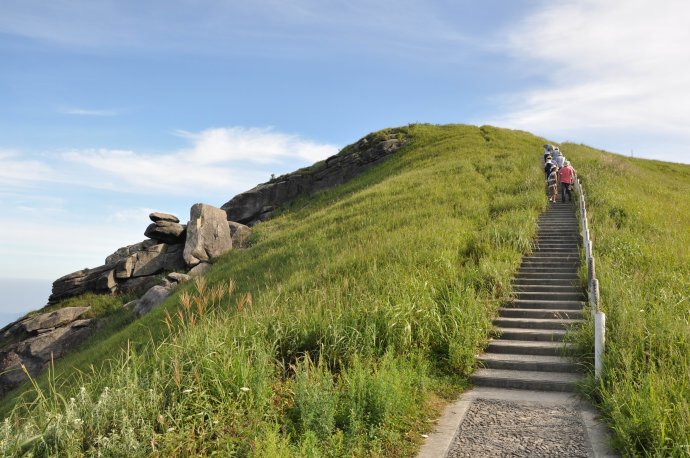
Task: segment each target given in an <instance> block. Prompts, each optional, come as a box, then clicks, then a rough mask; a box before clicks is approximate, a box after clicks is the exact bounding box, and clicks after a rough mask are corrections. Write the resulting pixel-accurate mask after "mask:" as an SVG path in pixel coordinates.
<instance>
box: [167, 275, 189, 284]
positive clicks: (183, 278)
mask: <svg viewBox="0 0 690 458" xmlns="http://www.w3.org/2000/svg"><path fill="white" fill-rule="evenodd" d="M165 278H167V279H168V280H170V281H171V282H175V283H184V282H186V281H189V280H191V279H192V277H191V276H189V275H187V274H181V273H179V272H171V273H169V274H168V276H167V277H165Z"/></svg>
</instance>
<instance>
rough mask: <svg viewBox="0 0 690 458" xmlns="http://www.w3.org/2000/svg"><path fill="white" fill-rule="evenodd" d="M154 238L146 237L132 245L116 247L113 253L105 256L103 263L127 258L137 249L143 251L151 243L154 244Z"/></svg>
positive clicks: (108, 263)
mask: <svg viewBox="0 0 690 458" xmlns="http://www.w3.org/2000/svg"><path fill="white" fill-rule="evenodd" d="M156 244H157V242H156V241H155V240H151V239H147V240H144V241H142V242H139V243H135V244H134V245H128V246H125V247H122V248H118V249H117V250H116V251H115V253H113V254H111V255H110V256H108V257H107V258H105V265H108V266H109V265H113V264H117V263H118V262H120V261H121V260H123V259H125V258H127V257H128V256H129V255H131V254H134V253H136V252H137V251H143V250H145V249H147V248H149V247H151V246H153V245H156Z"/></svg>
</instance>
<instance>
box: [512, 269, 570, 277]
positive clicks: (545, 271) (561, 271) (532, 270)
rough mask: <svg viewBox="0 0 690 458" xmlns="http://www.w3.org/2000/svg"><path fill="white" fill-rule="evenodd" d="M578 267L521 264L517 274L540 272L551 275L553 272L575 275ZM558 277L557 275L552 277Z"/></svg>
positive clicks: (547, 275)
mask: <svg viewBox="0 0 690 458" xmlns="http://www.w3.org/2000/svg"><path fill="white" fill-rule="evenodd" d="M578 271H579V268H578V267H577V266H573V267H556V266H548V267H542V266H522V267H520V270H518V275H520V274H540V275H543V276H546V277H552V276H553V274H575V275H577V273H578ZM554 278H558V277H554Z"/></svg>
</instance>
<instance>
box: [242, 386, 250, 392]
mask: <svg viewBox="0 0 690 458" xmlns="http://www.w3.org/2000/svg"><path fill="white" fill-rule="evenodd" d="M240 391H244V392H245V393H246V392H247V391H249V388H248V387H246V386H243V387H242V388H240Z"/></svg>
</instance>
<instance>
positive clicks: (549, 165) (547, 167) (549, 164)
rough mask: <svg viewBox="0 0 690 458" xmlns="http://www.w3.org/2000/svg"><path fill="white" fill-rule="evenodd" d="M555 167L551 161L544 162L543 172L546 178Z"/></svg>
mask: <svg viewBox="0 0 690 458" xmlns="http://www.w3.org/2000/svg"><path fill="white" fill-rule="evenodd" d="M554 166H555V164H554V163H553V162H551V161H546V164H544V172H546V176H549V174H550V173H551V169H552V168H553V167H554Z"/></svg>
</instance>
